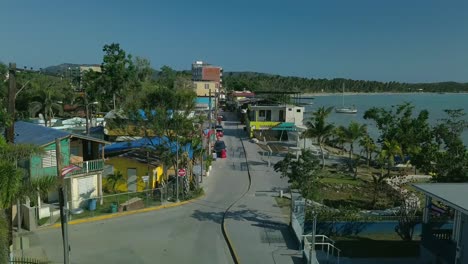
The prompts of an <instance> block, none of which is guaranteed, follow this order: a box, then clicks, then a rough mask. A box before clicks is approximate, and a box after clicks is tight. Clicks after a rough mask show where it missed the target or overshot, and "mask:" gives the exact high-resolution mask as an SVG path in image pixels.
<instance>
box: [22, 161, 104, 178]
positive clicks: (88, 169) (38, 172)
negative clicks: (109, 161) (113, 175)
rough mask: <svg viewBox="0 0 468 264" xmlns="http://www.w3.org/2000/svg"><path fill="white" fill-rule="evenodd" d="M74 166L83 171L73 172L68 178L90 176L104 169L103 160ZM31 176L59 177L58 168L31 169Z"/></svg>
mask: <svg viewBox="0 0 468 264" xmlns="http://www.w3.org/2000/svg"><path fill="white" fill-rule="evenodd" d="M74 164H75V165H76V166H78V167H80V168H81V169H79V170H76V171H73V172H71V173H70V174H68V177H69V176H73V175H79V174H88V173H92V172H97V171H102V170H103V169H104V160H103V159H96V160H88V161H83V162H78V163H74ZM30 175H31V177H44V176H57V167H48V168H31V169H30Z"/></svg>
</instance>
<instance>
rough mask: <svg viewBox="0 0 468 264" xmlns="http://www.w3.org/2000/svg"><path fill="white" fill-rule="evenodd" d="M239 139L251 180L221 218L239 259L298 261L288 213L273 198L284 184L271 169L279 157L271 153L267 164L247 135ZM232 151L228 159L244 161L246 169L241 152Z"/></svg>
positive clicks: (251, 260) (243, 261)
mask: <svg viewBox="0 0 468 264" xmlns="http://www.w3.org/2000/svg"><path fill="white" fill-rule="evenodd" d="M243 143H244V147H245V155H246V158H247V164H248V169H249V171H250V176H251V181H252V184H251V188H250V190H249V191H248V193H247V194H246V195H245V196H244V197H243V198H242V199H240V200H239V201H238V202H237V203H236V204H235V205H234V206H233V207H232V208H231V210H230V212H229V214H228V215H227V219H226V220H225V221H226V229H227V232H228V235H229V236H230V239H231V241H232V243H233V245H234V248H235V250H236V253H237V255H238V257H239V260H240V263H302V255H301V254H302V253H301V251H300V250H298V249H299V246H298V244H297V242H296V240H295V238H294V235H293V233H292V232H291V231H290V229H289V215H286V214H284V213H283V212H282V211H281V208H280V207H279V206H278V205H277V203H276V200H275V197H277V196H278V194H279V190H280V189H286V188H287V187H288V183H287V179H281V178H280V175H279V174H278V173H276V172H275V171H274V170H273V164H275V163H276V162H277V161H279V160H281V159H283V157H278V156H272V157H271V160H270V161H271V166H270V167H268V160H267V157H262V154H261V148H260V147H259V146H257V145H256V144H255V143H252V142H249V141H248V140H247V139H244V140H243ZM233 154H234V157H232V156H231V157H230V159H233V162H234V163H235V162H239V163H241V164H242V163H244V165H243V167H244V168H245V172H244V171H243V173H248V172H247V166H245V162H246V159H245V158H244V156H243V155H239V153H233ZM236 154H237V156H236Z"/></svg>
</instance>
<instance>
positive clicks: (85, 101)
mask: <svg viewBox="0 0 468 264" xmlns="http://www.w3.org/2000/svg"><path fill="white" fill-rule="evenodd" d="M84 103H85V112H86V113H85V115H86V135H87V136H89V104H88V94H87V93H86V91H85V92H84Z"/></svg>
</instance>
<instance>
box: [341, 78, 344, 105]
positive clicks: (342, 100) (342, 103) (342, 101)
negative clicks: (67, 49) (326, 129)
mask: <svg viewBox="0 0 468 264" xmlns="http://www.w3.org/2000/svg"><path fill="white" fill-rule="evenodd" d="M341 86H342V88H343V94H342V96H341V105H342V106H343V107H344V83H343V84H342V85H341Z"/></svg>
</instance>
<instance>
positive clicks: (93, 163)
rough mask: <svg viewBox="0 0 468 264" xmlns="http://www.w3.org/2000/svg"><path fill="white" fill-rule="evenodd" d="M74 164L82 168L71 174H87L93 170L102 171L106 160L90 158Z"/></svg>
mask: <svg viewBox="0 0 468 264" xmlns="http://www.w3.org/2000/svg"><path fill="white" fill-rule="evenodd" d="M73 164H74V165H76V166H78V167H80V168H81V169H80V170H76V171H73V172H72V173H71V175H78V174H87V173H90V172H93V171H101V170H103V169H104V160H103V159H97V160H88V161H83V162H79V163H73Z"/></svg>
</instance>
